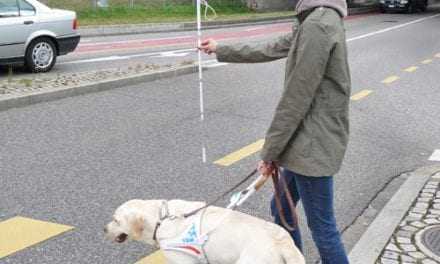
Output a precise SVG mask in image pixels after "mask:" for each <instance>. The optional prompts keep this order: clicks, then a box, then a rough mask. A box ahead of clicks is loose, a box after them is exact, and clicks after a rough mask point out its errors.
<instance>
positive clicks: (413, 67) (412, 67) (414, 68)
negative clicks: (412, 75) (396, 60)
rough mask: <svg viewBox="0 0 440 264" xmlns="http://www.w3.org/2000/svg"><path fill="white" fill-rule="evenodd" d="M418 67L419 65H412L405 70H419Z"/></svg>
mask: <svg viewBox="0 0 440 264" xmlns="http://www.w3.org/2000/svg"><path fill="white" fill-rule="evenodd" d="M418 68H419V67H417V66H411V67H408V68H406V69H405V70H404V71H406V72H415V71H417V69H418Z"/></svg>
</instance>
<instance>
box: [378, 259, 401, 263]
mask: <svg viewBox="0 0 440 264" xmlns="http://www.w3.org/2000/svg"><path fill="white" fill-rule="evenodd" d="M381 262H382V264H399V261H397V260H394V259H386V258H382V259H381Z"/></svg>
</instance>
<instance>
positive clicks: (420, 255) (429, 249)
mask: <svg viewBox="0 0 440 264" xmlns="http://www.w3.org/2000/svg"><path fill="white" fill-rule="evenodd" d="M396 220H397V221H396ZM350 260H351V262H350V263H352V264H409V263H421V264H435V263H440V166H439V165H437V166H431V167H425V168H421V169H419V170H416V171H414V172H412V173H411V174H410V176H409V178H408V179H407V180H406V182H405V183H404V184H403V185H402V186H401V188H400V189H399V191H398V192H397V193H396V194H395V195H394V196H393V198H392V199H391V200H390V201H389V202H388V204H387V205H386V206H385V207H384V208H383V210H382V212H381V213H380V214H379V215H378V216H377V218H376V219H375V220H374V222H373V223H372V224H371V225H370V227H369V228H368V229H367V231H366V232H365V233H364V234H363V236H362V237H361V239H360V240H359V242H358V243H357V244H356V245H355V247H354V248H353V250H352V251H351V252H350Z"/></svg>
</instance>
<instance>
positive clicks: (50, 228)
mask: <svg viewBox="0 0 440 264" xmlns="http://www.w3.org/2000/svg"><path fill="white" fill-rule="evenodd" d="M71 229H73V227H72V226H66V225H60V224H55V223H50V222H44V221H39V220H34V219H30V218H25V217H20V216H17V217H13V218H10V219H8V220H6V221H3V222H0V259H1V258H4V257H6V256H9V255H11V254H13V253H15V252H17V251H20V250H23V249H25V248H27V247H30V246H33V245H35V244H37V243H40V242H43V241H45V240H47V239H49V238H51V237H54V236H57V235H59V234H61V233H64V232H66V231H69V230H71Z"/></svg>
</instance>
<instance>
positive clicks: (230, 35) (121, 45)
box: [75, 24, 292, 53]
mask: <svg viewBox="0 0 440 264" xmlns="http://www.w3.org/2000/svg"><path fill="white" fill-rule="evenodd" d="M290 30H292V26H291V25H290V24H280V25H276V26H270V27H265V28H259V29H255V30H252V31H233V32H223V33H218V34H212V35H207V36H205V37H204V38H215V39H217V40H225V39H236V38H243V37H256V36H261V35H267V34H274V33H284V32H289V31H290ZM196 42H197V38H196V37H195V36H188V37H178V38H167V39H145V40H139V41H128V42H115V43H103V44H102V45H100V44H99V43H94V44H88V43H87V44H81V45H79V46H78V48H77V49H76V51H75V53H84V52H96V51H108V50H116V49H138V48H147V47H153V46H168V45H182V44H194V47H195V46H196Z"/></svg>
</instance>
